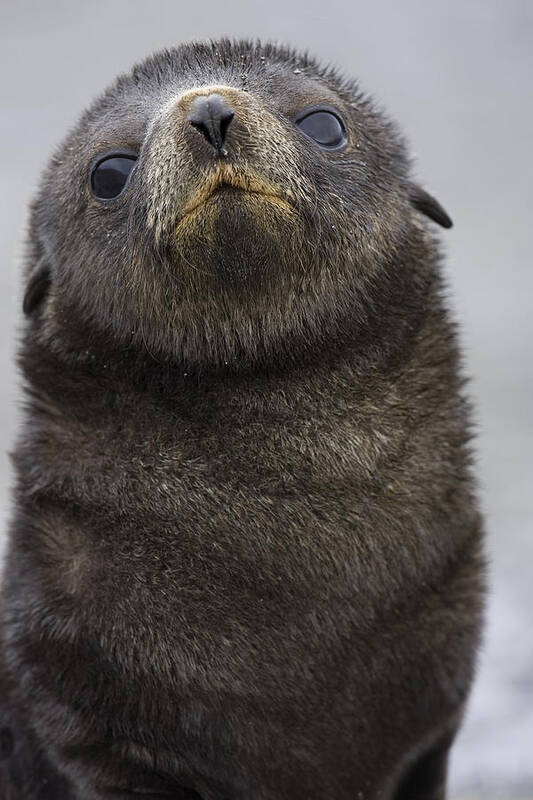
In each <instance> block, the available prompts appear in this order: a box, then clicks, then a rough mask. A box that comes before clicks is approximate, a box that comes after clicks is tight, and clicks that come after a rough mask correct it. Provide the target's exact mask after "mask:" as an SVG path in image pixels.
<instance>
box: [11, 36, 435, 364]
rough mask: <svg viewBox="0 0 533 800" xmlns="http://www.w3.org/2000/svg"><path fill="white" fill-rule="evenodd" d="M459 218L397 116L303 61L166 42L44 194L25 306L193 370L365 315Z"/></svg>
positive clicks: (237, 47)
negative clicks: (451, 214) (390, 280)
mask: <svg viewBox="0 0 533 800" xmlns="http://www.w3.org/2000/svg"><path fill="white" fill-rule="evenodd" d="M418 211H423V212H424V213H426V214H427V215H429V216H431V217H432V218H433V219H434V220H435V221H438V222H440V223H441V224H443V225H445V226H448V225H449V224H450V222H449V219H448V217H447V216H446V214H445V212H444V211H443V210H442V209H441V208H440V206H439V205H438V204H437V203H436V202H435V201H434V200H433V199H432V198H430V197H429V195H427V194H426V193H425V192H423V191H422V190H420V189H418V188H415V187H413V185H412V184H411V183H410V180H409V177H408V164H407V160H406V157H405V154H404V148H403V145H402V142H401V140H400V138H399V137H398V135H397V133H396V131H395V129H394V127H393V126H392V125H391V124H390V123H389V122H388V121H387V120H386V119H385V118H384V117H383V116H382V115H381V114H380V113H378V112H376V111H375V110H374V108H373V107H372V105H371V103H370V102H369V101H368V100H367V99H366V98H364V97H363V96H362V95H361V93H360V92H359V91H358V90H357V88H356V87H355V85H353V84H351V83H346V82H344V81H342V80H341V79H339V78H338V77H337V76H336V75H335V74H334V73H333V72H331V71H324V70H322V69H320V68H319V67H318V66H317V65H316V64H315V63H314V62H313V61H311V60H309V59H308V58H307V57H306V56H300V55H297V54H296V53H294V52H292V51H289V50H286V49H282V48H278V47H274V46H270V45H267V46H261V45H260V44H251V43H249V42H236V43H232V42H229V41H222V42H214V43H211V44H193V45H187V46H182V47H179V48H177V49H175V50H170V51H165V52H162V53H160V54H158V55H156V56H153V57H152V58H149V59H148V60H147V61H145V62H143V63H142V64H140V65H138V66H136V67H135V68H134V69H133V70H132V72H131V73H130V74H129V75H125V76H123V77H120V78H119V79H118V80H117V81H116V83H115V84H114V85H113V86H111V88H109V89H108V90H107V91H106V92H105V93H104V95H103V96H101V97H100V98H99V99H98V100H97V101H96V102H95V103H94V105H93V106H92V107H91V108H90V109H89V110H88V112H87V113H85V115H84V116H83V117H82V118H81V120H80V122H79V123H78V125H77V127H76V128H75V129H74V131H73V132H72V133H71V134H70V136H69V137H68V138H67V140H66V141H65V142H64V144H63V145H62V147H61V148H60V149H59V151H58V152H57V154H56V156H55V157H54V158H53V159H52V162H51V164H50V166H49V168H48V170H47V172H46V174H45V177H44V180H43V183H42V187H41V190H40V192H39V195H38V197H37V199H36V202H35V203H34V208H33V216H32V223H31V257H30V260H31V264H30V271H29V276H28V287H27V292H26V297H25V310H26V311H27V312H28V313H29V314H33V315H34V316H35V317H38V318H39V319H40V320H42V322H43V325H42V331H41V334H42V335H45V336H47V337H49V339H50V340H51V341H53V342H55V343H56V344H57V342H58V341H59V342H61V341H63V342H64V341H65V340H66V339H68V336H69V333H70V332H71V330H72V327H73V326H77V325H78V324H80V325H81V324H83V325H84V330H89V331H90V330H94V331H95V332H96V331H99V332H100V333H104V334H105V335H106V336H107V337H109V341H113V342H115V343H116V344H118V345H119V346H124V345H126V344H127V345H128V346H134V347H138V348H146V349H147V350H149V351H150V352H151V353H153V354H156V355H157V357H159V358H164V359H171V360H178V361H180V362H182V363H189V364H190V363H196V364H198V363H201V364H205V363H210V364H223V363H224V362H231V361H232V360H233V361H248V360H250V359H252V360H254V359H258V358H264V357H268V356H271V355H272V354H274V353H280V352H284V353H285V354H287V353H290V352H294V351H295V350H297V349H298V347H299V346H301V345H302V343H303V345H304V346H305V345H308V344H309V343H310V342H313V341H314V340H316V338H317V337H324V336H327V337H331V336H332V335H334V334H335V332H338V331H339V330H342V328H343V325H345V323H346V320H348V319H349V320H350V321H351V323H353V321H354V320H357V319H359V320H362V319H364V318H365V314H366V313H367V312H368V309H369V308H371V307H372V296H374V299H375V297H376V296H377V295H379V294H380V293H382V290H383V280H384V276H387V275H388V274H390V273H391V271H394V270H398V265H399V264H400V263H402V260H403V261H404V262H406V261H409V258H410V256H409V252H408V250H409V248H413V246H415V247H419V246H420V244H418V245H417V244H416V242H417V241H418V242H420V241H422V240H423V239H424V236H426V238H427V232H426V230H425V227H424V226H423V225H421V223H420V221H419V219H417V216H418Z"/></svg>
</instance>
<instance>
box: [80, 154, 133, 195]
mask: <svg viewBox="0 0 533 800" xmlns="http://www.w3.org/2000/svg"><path fill="white" fill-rule="evenodd" d="M136 161H137V157H136V156H134V155H129V154H127V153H113V154H110V155H107V156H105V157H104V158H101V159H100V160H99V161H97V162H96V164H95V165H94V166H93V168H92V171H91V192H92V193H93V195H94V196H95V197H96V198H97V199H98V200H112V199H113V198H114V197H118V196H119V195H120V194H122V192H123V191H124V189H125V188H126V186H127V184H128V180H129V177H130V174H131V171H132V169H133V167H134V166H135V162H136Z"/></svg>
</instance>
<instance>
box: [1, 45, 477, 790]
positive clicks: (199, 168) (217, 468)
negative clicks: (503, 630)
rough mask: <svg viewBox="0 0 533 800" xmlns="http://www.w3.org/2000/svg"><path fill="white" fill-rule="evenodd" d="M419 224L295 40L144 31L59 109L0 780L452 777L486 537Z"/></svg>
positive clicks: (432, 260)
mask: <svg viewBox="0 0 533 800" xmlns="http://www.w3.org/2000/svg"><path fill="white" fill-rule="evenodd" d="M428 217H429V218H430V220H432V221H433V222H436V223H440V224H441V225H443V226H444V227H449V226H450V224H451V222H450V219H449V217H448V216H447V214H446V212H445V211H444V210H443V209H442V208H441V206H440V205H439V204H438V203H437V201H436V200H434V199H433V198H432V197H430V196H429V195H428V194H427V193H426V192H425V191H424V190H423V189H421V188H420V187H417V186H416V185H415V184H413V182H412V179H411V176H410V170H409V161H408V158H407V155H406V150H405V146H404V143H403V141H402V139H401V137H400V135H399V134H398V132H397V130H396V128H395V127H394V125H393V124H391V122H390V121H388V119H387V118H386V117H385V116H384V115H383V114H382V113H381V112H379V111H377V110H376V108H375V107H374V105H373V104H372V102H371V101H370V100H369V99H368V98H367V97H366V96H365V95H363V94H362V93H361V92H360V90H359V89H358V88H357V86H356V85H355V84H354V83H351V82H348V81H345V80H343V79H341V78H340V77H339V76H338V75H337V74H336V73H335V72H333V71H331V70H329V69H327V70H325V69H322V68H321V67H320V66H318V65H317V64H316V63H315V62H314V61H313V60H312V59H310V58H308V57H307V56H305V55H301V54H298V53H295V52H293V51H292V50H289V49H284V48H281V47H276V46H273V45H264V46H263V45H261V44H259V43H251V42H242V41H239V42H230V41H226V40H224V41H218V42H212V43H208V44H192V45H185V46H182V47H178V48H176V49H173V50H168V51H165V52H162V53H159V54H156V55H154V56H152V57H151V58H148V59H147V60H146V61H144V62H143V63H141V64H139V65H137V66H136V67H134V68H133V70H132V71H131V73H130V74H128V75H124V76H121V77H120V78H119V79H118V80H117V81H116V82H115V83H114V84H113V85H112V86H111V87H110V88H109V89H108V90H107V91H106V92H105V93H104V94H103V95H102V96H101V97H100V98H99V99H97V100H96V102H95V103H94V104H93V105H92V106H91V108H90V109H89V110H88V111H87V112H86V113H85V114H84V115H83V116H82V118H81V119H80V121H79V123H78V124H77V126H76V127H75V128H74V130H73V131H72V132H71V133H70V135H69V136H68V137H67V139H66V140H65V142H64V143H63V144H62V146H61V147H60V148H59V149H58V151H57V152H56V154H55V155H54V157H53V158H52V160H51V162H50V164H49V166H48V168H47V170H46V173H45V175H44V177H43V180H42V183H41V187H40V190H39V193H38V195H37V197H36V199H35V201H34V203H33V205H32V209H31V221H30V231H29V250H28V265H27V271H26V275H25V287H26V288H25V297H24V311H25V315H26V322H25V327H24V331H23V337H22V345H21V349H20V367H21V370H22V373H23V376H24V385H25V390H26V405H25V422H24V426H23V430H22V432H21V435H20V437H19V440H18V443H17V445H16V449H15V453H14V463H15V466H16V474H17V483H16V489H15V503H14V513H13V521H12V525H11V528H10V535H9V547H8V552H7V558H6V563H5V569H4V575H3V589H2V610H1V635H2V661H3V667H2V669H3V677H2V681H3V686H4V691H3V697H2V721H1V724H0V728H1V737H0V738H1V739H2V742H3V744H2V748H1V750H2V761H0V776H1V777H0V781H1V785H2V787H3V789H2V791H3V794H2V797H4V798H13V799H14V800H19V798H25V800H28V798H62V799H64V798H67V797H69V798H83V800H96V799H97V798H109V797H132V798H133V797H138V796H142V797H143V798H147V797H154V798H155V797H169V798H202V800H281V799H282V798H284V799H286V800H289V799H290V800H313V799H314V798H316V799H317V800H318V798H320V800H324V798H331V800H333V799H334V800H344V799H345V800H348V799H350V800H355V798H357V799H358V800H378V798H379V800H442V798H444V796H445V775H446V758H447V752H448V749H449V746H450V743H451V741H452V740H453V737H454V734H455V731H456V730H457V726H458V725H459V723H460V720H461V715H462V712H463V709H464V703H465V700H466V698H467V695H468V691H469V687H470V683H471V679H472V673H473V666H474V662H475V653H476V648H477V645H478V641H479V634H480V620H481V609H482V599H483V556H482V552H481V545H480V542H481V528H480V522H479V515H478V509H477V504H476V499H475V488H474V483H473V478H472V474H471V455H470V450H469V445H468V440H469V413H468V405H467V402H466V401H465V399H464V396H463V383H462V378H461V374H460V368H459V366H460V364H459V353H458V348H457V344H456V338H455V332H454V327H453V325H452V323H451V322H450V319H449V314H448V311H447V310H446V303H445V301H444V298H443V288H442V280H441V277H440V266H439V251H438V244H437V241H436V237H435V230H434V227H433V226H432V223H431V222H428V220H427V218H428ZM29 763H32V764H33V765H34V768H33V771H32V772H31V774H27V766H25V765H27V764H29ZM25 773H26V774H25ZM24 781H25V782H26V783H25V784H24ZM24 786H25V787H26V788H24ZM21 787H22V788H21Z"/></svg>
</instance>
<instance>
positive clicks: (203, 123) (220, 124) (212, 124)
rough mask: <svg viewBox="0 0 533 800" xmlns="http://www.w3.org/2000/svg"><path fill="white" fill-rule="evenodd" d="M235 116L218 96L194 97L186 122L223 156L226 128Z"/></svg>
mask: <svg viewBox="0 0 533 800" xmlns="http://www.w3.org/2000/svg"><path fill="white" fill-rule="evenodd" d="M234 116H235V112H234V110H233V109H232V108H231V106H230V105H228V103H227V102H226V101H225V100H224V98H223V97H222V96H221V95H219V94H210V95H207V96H205V95H202V96H200V97H196V98H195V100H194V102H193V104H192V107H191V113H190V114H189V117H188V120H189V122H190V124H191V125H192V126H193V128H196V130H198V131H199V132H200V133H201V134H203V136H204V137H205V138H206V139H207V141H208V142H209V144H210V145H211V146H212V147H214V148H215V150H216V151H217V153H219V154H223V147H224V143H225V141H226V137H227V133H228V128H229V126H230V124H231V121H232V119H233V117H234Z"/></svg>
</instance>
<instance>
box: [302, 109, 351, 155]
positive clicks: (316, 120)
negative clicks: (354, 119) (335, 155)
mask: <svg viewBox="0 0 533 800" xmlns="http://www.w3.org/2000/svg"><path fill="white" fill-rule="evenodd" d="M295 122H296V124H297V125H298V127H299V128H300V130H301V131H303V133H305V135H306V136H309V138H310V139H313V140H314V141H315V142H316V143H317V144H319V145H320V147H324V148H325V149H326V150H338V149H339V148H340V147H343V145H345V144H346V128H345V127H344V123H343V121H342V120H341V118H340V117H339V116H338V115H337V114H335V113H334V112H333V111H329V110H328V109H324V108H321V109H317V110H315V111H308V112H307V113H305V114H304V115H302V116H300V117H297V118H296V120H295Z"/></svg>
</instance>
